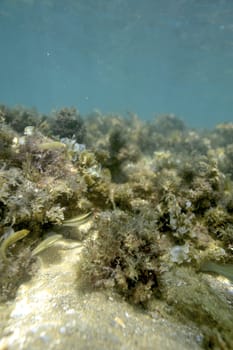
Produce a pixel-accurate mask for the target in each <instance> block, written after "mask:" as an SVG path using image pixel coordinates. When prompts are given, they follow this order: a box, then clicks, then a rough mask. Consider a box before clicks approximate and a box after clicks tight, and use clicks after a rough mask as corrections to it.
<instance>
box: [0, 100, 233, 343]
mask: <svg viewBox="0 0 233 350" xmlns="http://www.w3.org/2000/svg"><path fill="white" fill-rule="evenodd" d="M90 211H91V212H93V214H94V215H93V225H92V228H91V230H90V231H89V233H88V234H87V235H84V236H83V235H79V239H82V240H84V243H83V244H84V249H83V251H82V257H81V260H80V262H79V264H78V266H77V276H78V280H79V285H81V286H82V287H83V288H84V289H85V288H86V289H87V288H88V289H96V288H108V289H109V290H113V291H114V292H118V293H119V294H120V295H121V296H122V297H123V298H125V299H126V300H127V301H129V302H130V303H133V304H137V305H139V306H140V307H143V308H146V309H148V310H153V308H154V307H155V306H154V305H155V303H156V300H163V301H166V302H167V305H168V309H169V311H168V312H169V313H174V314H176V315H177V320H178V321H180V320H181V321H182V322H185V319H186V320H187V319H189V320H192V321H193V322H194V323H196V324H197V325H198V326H199V327H200V329H201V330H202V332H203V334H204V341H203V346H204V347H205V348H206V349H228V348H229V349H230V348H233V342H232V337H231V330H232V326H233V318H232V300H230V301H229V300H228V299H227V298H223V297H222V296H221V295H218V293H217V292H216V293H213V291H212V289H211V288H210V287H209V285H208V283H207V282H206V279H205V278H204V277H205V276H204V273H202V272H201V271H202V266H203V265H205V264H206V263H208V262H214V263H217V264H220V265H222V266H223V270H222V271H223V273H222V274H223V275H224V268H225V266H228V264H231V263H232V261H233V256H232V250H233V124H232V123H225V124H220V125H217V126H216V127H215V128H214V129H213V130H208V131H206V130H205V131H202V130H191V129H189V128H188V127H187V126H186V125H185V124H184V123H183V122H182V121H181V120H180V119H178V118H177V117H175V116H173V115H164V116H159V117H158V118H156V119H155V120H154V121H151V122H145V121H142V120H140V119H139V118H138V117H137V116H136V115H134V114H131V115H129V116H128V118H123V117H121V116H118V115H103V114H101V113H99V112H95V113H92V114H91V115H88V116H86V117H85V118H83V117H82V116H81V115H80V113H79V112H78V111H77V110H76V109H74V108H63V109H62V110H60V111H57V112H54V113H53V114H52V115H51V116H45V115H40V114H39V113H38V112H36V111H30V110H27V109H24V108H22V107H17V108H13V109H11V108H8V107H6V106H0V220H1V221H0V225H1V226H0V236H1V238H2V243H1V248H0V250H1V255H2V259H1V260H0V272H1V281H0V298H1V300H2V301H3V300H6V299H7V298H9V297H13V296H14V295H15V291H16V290H17V288H18V286H19V285H20V283H21V282H22V281H23V280H25V279H26V278H30V274H32V273H33V270H34V265H35V264H34V262H35V258H34V257H32V256H31V251H32V250H33V248H34V247H35V246H36V245H37V244H38V243H39V242H40V241H41V240H42V235H43V234H44V233H45V232H47V233H48V234H49V233H51V232H52V231H53V232H54V231H59V232H62V230H63V227H64V225H65V223H66V222H67V221H66V220H67V219H69V218H73V217H76V216H78V215H82V214H85V213H88V212H90ZM71 222H72V221H71ZM69 225H70V226H75V221H74V222H73V224H70V222H69ZM71 229H76V228H75V227H73V228H71ZM22 230H28V231H27V232H29V233H28V234H27V235H26V237H24V238H22V239H19V238H17V237H19V235H20V233H22ZM77 230H78V228H77ZM23 232H24V231H23ZM7 240H8V241H7ZM8 242H9V244H8ZM211 266H215V265H211ZM229 266H232V265H229ZM203 270H204V269H203ZM228 270H229V269H228ZM211 272H213V273H217V274H219V270H216V271H215V270H214V269H213V268H212V271H211ZM232 275H233V271H231V272H230V279H232V278H233V276H232ZM227 277H228V278H229V273H228V275H227ZM181 285H182V288H180V286H181Z"/></svg>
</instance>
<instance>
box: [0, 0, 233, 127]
mask: <svg viewBox="0 0 233 350" xmlns="http://www.w3.org/2000/svg"><path fill="white" fill-rule="evenodd" d="M0 43H1V47H0V77H1V80H0V84H1V85H0V86H1V87H0V103H5V104H8V105H15V104H21V105H25V106H27V107H30V106H34V107H36V108H37V109H38V110H39V111H42V112H49V111H50V110H51V109H54V108H60V107H62V106H70V105H72V106H76V107H77V108H78V109H79V110H80V112H81V113H82V114H86V113H88V112H91V111H92V110H93V109H99V110H101V111H102V112H119V113H123V114H126V113H127V112H128V111H131V112H136V113H137V114H138V115H139V116H140V117H141V118H143V119H151V118H153V117H154V115H157V114H159V113H174V114H176V115H177V116H178V117H181V118H182V119H184V120H185V121H186V122H187V123H188V124H189V125H191V126H198V127H211V126H213V125H214V124H216V123H219V122H223V121H232V120H233V107H232V105H233V104H232V101H233V1H231V0H176V1H175V0H144V1H142V0H66V1H64V0H0Z"/></svg>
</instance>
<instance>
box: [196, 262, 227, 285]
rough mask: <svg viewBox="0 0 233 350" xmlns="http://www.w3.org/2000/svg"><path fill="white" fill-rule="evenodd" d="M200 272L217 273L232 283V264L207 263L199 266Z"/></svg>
mask: <svg viewBox="0 0 233 350" xmlns="http://www.w3.org/2000/svg"><path fill="white" fill-rule="evenodd" d="M200 271H201V272H214V273H217V274H218V275H222V276H224V277H226V278H227V279H229V280H230V281H231V282H232V283H233V264H218V263H215V262H213V261H207V262H205V263H204V264H202V265H201V268H200Z"/></svg>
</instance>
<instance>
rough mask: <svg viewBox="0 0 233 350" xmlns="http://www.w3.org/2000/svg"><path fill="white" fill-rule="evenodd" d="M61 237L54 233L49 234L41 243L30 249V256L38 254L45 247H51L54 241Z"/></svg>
mask: <svg viewBox="0 0 233 350" xmlns="http://www.w3.org/2000/svg"><path fill="white" fill-rule="evenodd" d="M61 238H62V235H58V234H54V235H52V236H49V237H48V238H46V239H44V240H43V241H42V242H41V243H39V244H38V246H36V248H35V249H33V251H32V256H35V255H37V254H39V253H40V252H42V251H44V250H45V249H48V248H49V247H51V246H52V245H53V244H54V243H55V242H57V241H58V240H59V239H61Z"/></svg>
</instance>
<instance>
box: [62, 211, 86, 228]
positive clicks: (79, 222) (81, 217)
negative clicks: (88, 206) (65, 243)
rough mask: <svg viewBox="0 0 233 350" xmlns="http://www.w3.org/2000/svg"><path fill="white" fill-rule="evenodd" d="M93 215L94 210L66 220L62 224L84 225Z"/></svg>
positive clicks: (71, 225)
mask: <svg viewBox="0 0 233 350" xmlns="http://www.w3.org/2000/svg"><path fill="white" fill-rule="evenodd" d="M91 215H92V211H89V212H88V213H86V214H82V215H78V216H76V217H74V218H72V219H68V220H64V221H63V223H62V224H63V226H70V227H75V226H77V225H82V224H84V223H86V222H87V221H88V219H89V218H90V217H91Z"/></svg>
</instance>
